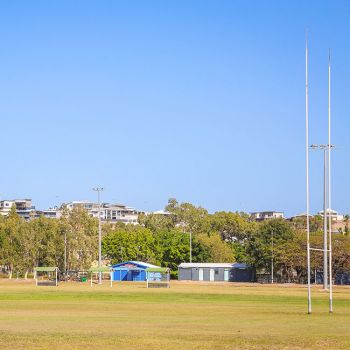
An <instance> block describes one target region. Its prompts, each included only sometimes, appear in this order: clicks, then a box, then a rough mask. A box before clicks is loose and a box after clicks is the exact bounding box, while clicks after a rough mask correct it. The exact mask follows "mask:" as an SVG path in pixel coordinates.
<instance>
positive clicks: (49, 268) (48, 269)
mask: <svg viewBox="0 0 350 350" xmlns="http://www.w3.org/2000/svg"><path fill="white" fill-rule="evenodd" d="M57 269H58V268H57V267H53V266H38V267H35V268H34V271H39V272H53V271H56V270H57Z"/></svg>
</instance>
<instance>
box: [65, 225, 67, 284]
mask: <svg viewBox="0 0 350 350" xmlns="http://www.w3.org/2000/svg"><path fill="white" fill-rule="evenodd" d="M66 279H67V232H66V230H64V280H65V281H66Z"/></svg>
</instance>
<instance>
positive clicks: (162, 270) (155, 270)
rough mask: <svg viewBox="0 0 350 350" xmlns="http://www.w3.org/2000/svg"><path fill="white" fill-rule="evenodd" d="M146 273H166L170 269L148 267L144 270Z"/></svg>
mask: <svg viewBox="0 0 350 350" xmlns="http://www.w3.org/2000/svg"><path fill="white" fill-rule="evenodd" d="M146 271H147V272H163V273H165V272H168V271H170V269H169V268H168V267H149V268H147V269H146Z"/></svg>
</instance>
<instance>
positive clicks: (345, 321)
mask: <svg viewBox="0 0 350 350" xmlns="http://www.w3.org/2000/svg"><path fill="white" fill-rule="evenodd" d="M306 292H307V291H306V288H305V287H304V286H291V285H276V286H270V285H263V286H262V285H256V284H224V283H214V284H210V283H207V284H205V283H201V284H196V283H180V282H172V284H171V288H170V289H146V288H145V286H144V284H139V283H135V284H115V285H114V287H113V288H110V287H109V285H108V284H107V283H106V284H105V285H102V286H98V285H94V286H93V287H90V285H89V284H88V283H61V284H60V285H59V286H58V287H35V285H34V283H33V282H24V281H7V280H0V349H70V350H73V349H120V350H124V349H140V350H141V349H142V350H146V349H152V350H158V349H162V350H163V349H166V350H168V349H169V350H173V349H176V350H182V349H183V350H192V349H198V350H207V349H215V350H217V349H218V350H219V349H350V288H347V287H336V288H335V290H334V299H335V300H334V309H335V310H334V311H335V312H334V314H333V315H330V314H329V313H328V301H327V298H328V294H327V293H325V292H323V291H321V288H320V287H316V288H315V287H314V288H313V314H312V315H307V314H306Z"/></svg>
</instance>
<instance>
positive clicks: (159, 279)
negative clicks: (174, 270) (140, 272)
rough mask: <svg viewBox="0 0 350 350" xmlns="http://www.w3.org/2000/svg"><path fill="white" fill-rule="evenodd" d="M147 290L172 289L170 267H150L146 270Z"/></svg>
mask: <svg viewBox="0 0 350 350" xmlns="http://www.w3.org/2000/svg"><path fill="white" fill-rule="evenodd" d="M146 280H147V288H161V287H165V288H170V283H169V282H170V269H169V268H168V267H149V268H148V269H146Z"/></svg>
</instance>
